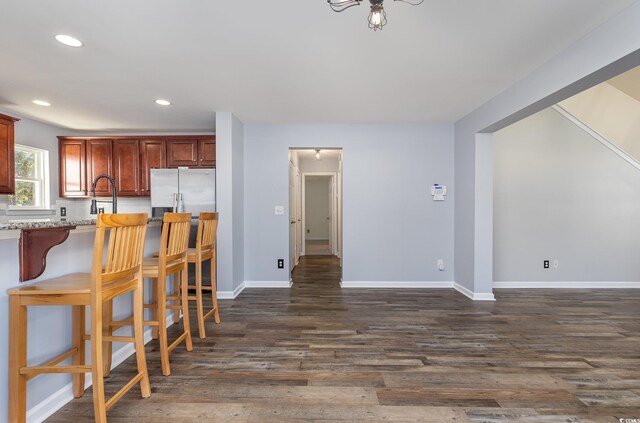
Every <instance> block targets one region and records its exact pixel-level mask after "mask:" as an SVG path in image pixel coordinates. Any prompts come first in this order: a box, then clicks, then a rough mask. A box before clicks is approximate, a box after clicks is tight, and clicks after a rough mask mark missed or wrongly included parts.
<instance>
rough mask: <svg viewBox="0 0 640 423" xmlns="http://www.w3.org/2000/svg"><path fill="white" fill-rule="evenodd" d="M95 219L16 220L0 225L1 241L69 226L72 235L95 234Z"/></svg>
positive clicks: (156, 221)
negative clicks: (24, 231)
mask: <svg viewBox="0 0 640 423" xmlns="http://www.w3.org/2000/svg"><path fill="white" fill-rule="evenodd" d="M161 223H162V218H161V217H150V218H149V224H150V225H151V224H152V225H154V226H155V225H160V224H161ZM95 225H96V220H95V219H69V220H61V219H16V220H15V221H13V222H3V223H0V240H5V239H6V240H10V239H18V238H20V231H21V230H22V229H41V228H64V227H68V226H76V229H74V230H72V232H71V233H83V232H93V231H94V230H95Z"/></svg>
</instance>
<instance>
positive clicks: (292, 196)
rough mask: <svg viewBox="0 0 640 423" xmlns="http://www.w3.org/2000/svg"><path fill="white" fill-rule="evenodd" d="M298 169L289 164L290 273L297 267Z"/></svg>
mask: <svg viewBox="0 0 640 423" xmlns="http://www.w3.org/2000/svg"><path fill="white" fill-rule="evenodd" d="M296 248H297V246H296V168H295V167H294V166H293V163H289V271H292V270H293V268H294V267H295V265H296Z"/></svg>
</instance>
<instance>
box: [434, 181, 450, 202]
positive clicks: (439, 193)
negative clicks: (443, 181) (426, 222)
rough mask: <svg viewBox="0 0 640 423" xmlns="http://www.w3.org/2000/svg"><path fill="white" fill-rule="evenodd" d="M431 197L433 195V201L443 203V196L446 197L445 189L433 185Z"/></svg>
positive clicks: (444, 187) (442, 186)
mask: <svg viewBox="0 0 640 423" xmlns="http://www.w3.org/2000/svg"><path fill="white" fill-rule="evenodd" d="M431 195H433V201H444V196H445V195H447V187H446V186H444V185H439V184H433V186H432V187H431Z"/></svg>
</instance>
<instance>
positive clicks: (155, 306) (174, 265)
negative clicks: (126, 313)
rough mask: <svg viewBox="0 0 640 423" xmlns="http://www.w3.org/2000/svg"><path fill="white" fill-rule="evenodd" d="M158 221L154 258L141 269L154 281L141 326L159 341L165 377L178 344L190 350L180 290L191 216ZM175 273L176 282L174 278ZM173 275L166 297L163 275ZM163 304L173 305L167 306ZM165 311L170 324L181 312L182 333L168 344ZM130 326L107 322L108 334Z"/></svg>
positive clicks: (183, 285) (183, 284)
mask: <svg viewBox="0 0 640 423" xmlns="http://www.w3.org/2000/svg"><path fill="white" fill-rule="evenodd" d="M162 222H163V223H162V234H161V236H160V251H159V253H158V256H157V257H150V258H146V259H145V260H144V263H143V267H142V275H143V277H145V278H150V279H154V282H153V283H152V285H151V289H152V298H153V303H152V304H145V305H144V307H145V308H150V309H151V310H152V313H151V320H145V321H144V323H143V324H144V326H152V327H153V333H154V338H155V337H158V338H159V340H160V361H161V363H162V374H163V375H165V376H169V375H170V374H171V366H170V365H169V353H170V352H171V351H173V350H174V349H175V348H176V347H177V346H178V345H180V343H181V342H182V341H185V344H186V347H187V351H191V350H193V344H192V341H191V329H190V326H189V304H188V300H187V295H180V291H182V292H187V266H188V264H187V250H188V248H189V230H190V229H191V213H165V214H164V217H163V219H162ZM178 273H179V274H180V279H178ZM173 274H176V275H175V276H174V293H173V295H172V296H168V295H167V276H169V275H173ZM167 301H172V302H173V303H172V304H167ZM167 309H171V310H173V311H174V321H177V320H179V318H180V311H182V323H183V328H184V330H183V333H182V334H181V335H180V336H179V337H178V338H177V339H176V340H175V341H173V342H172V343H171V344H169V341H168V338H167V323H166V321H167ZM130 324H131V320H130V319H128V320H123V321H111V324H110V325H109V331H111V330H113V329H114V328H116V327H121V326H127V325H130Z"/></svg>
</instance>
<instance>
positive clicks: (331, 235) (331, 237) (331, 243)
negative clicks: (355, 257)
mask: <svg viewBox="0 0 640 423" xmlns="http://www.w3.org/2000/svg"><path fill="white" fill-rule="evenodd" d="M333 180H334V178H333V177H330V178H329V180H328V185H329V189H328V190H327V191H329V198H328V201H329V207H328V210H329V216H327V224H328V225H329V228H328V230H329V248H330V250H331V254H335V253H336V252H335V248H333V246H334V240H335V236H334V233H333V222H334V221H335V218H334V213H333V205H334V201H333V192H334V191H335V189H334V184H333Z"/></svg>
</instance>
